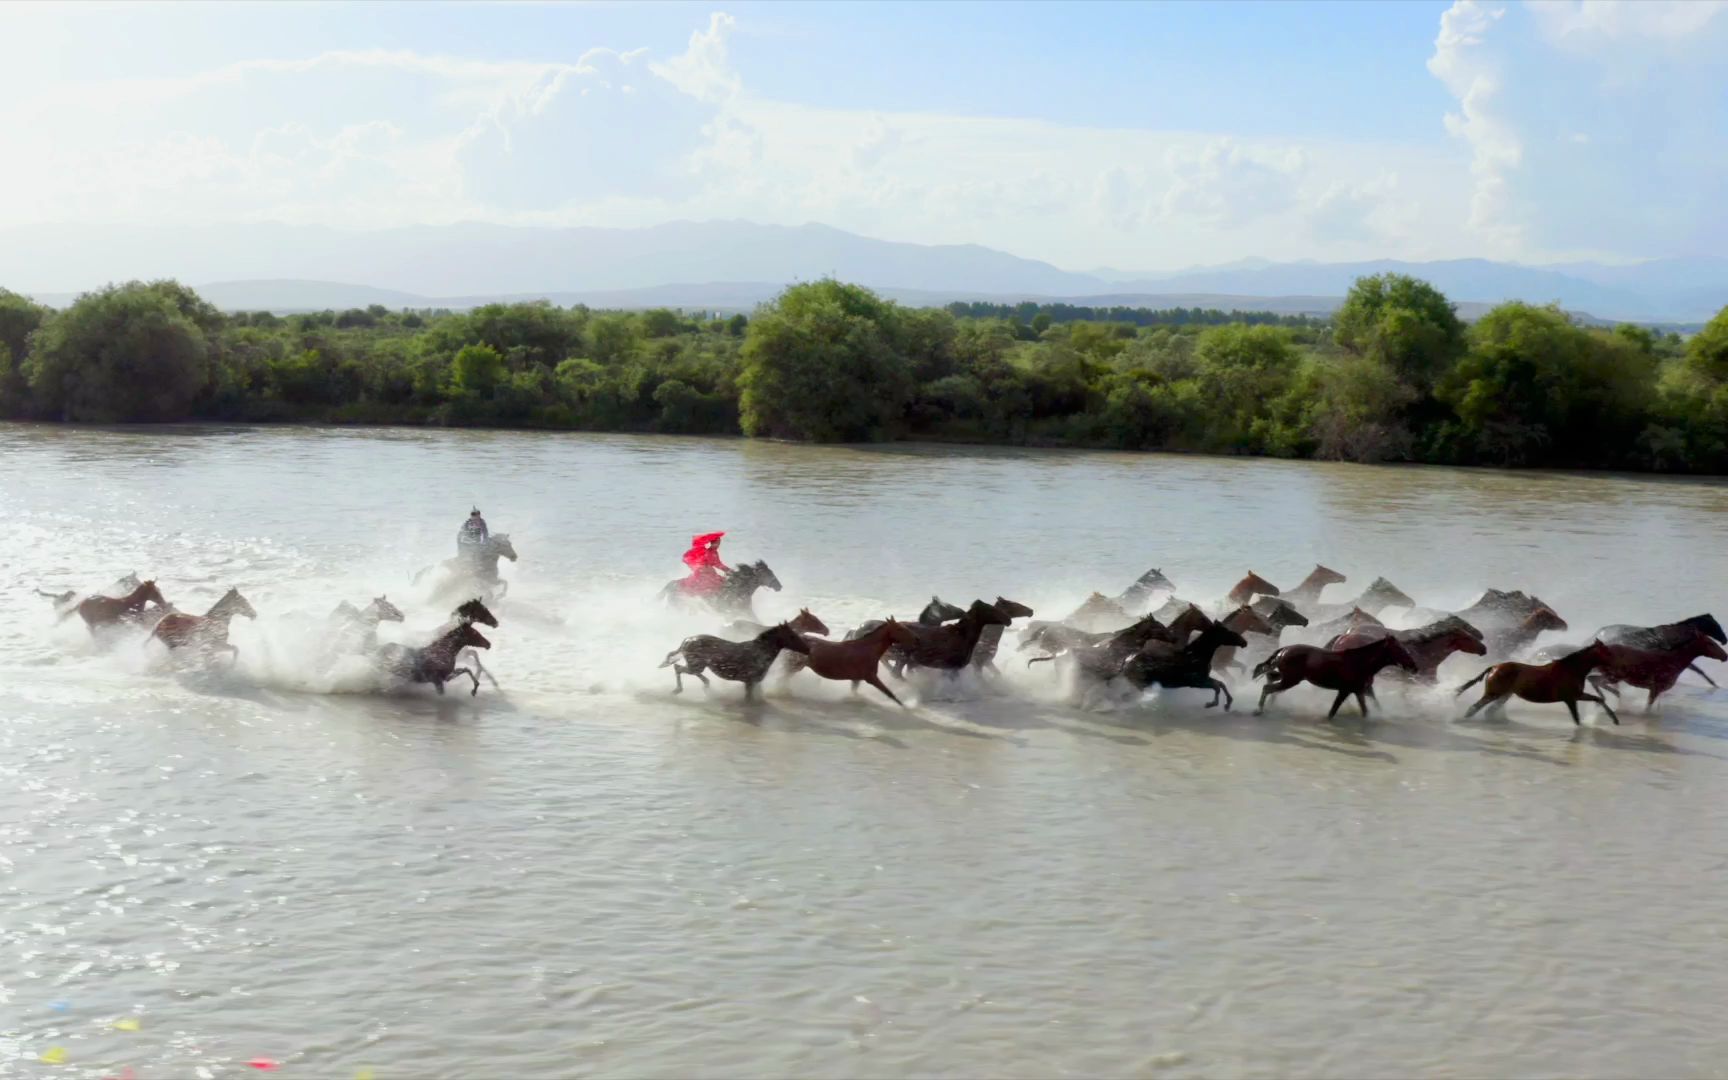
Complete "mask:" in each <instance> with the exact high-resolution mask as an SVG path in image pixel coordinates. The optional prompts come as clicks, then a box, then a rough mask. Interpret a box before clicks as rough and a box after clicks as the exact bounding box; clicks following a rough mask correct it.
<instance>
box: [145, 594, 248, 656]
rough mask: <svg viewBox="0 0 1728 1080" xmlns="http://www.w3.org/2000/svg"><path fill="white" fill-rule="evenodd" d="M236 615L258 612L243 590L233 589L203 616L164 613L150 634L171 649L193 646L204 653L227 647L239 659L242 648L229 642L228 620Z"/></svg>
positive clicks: (177, 612)
mask: <svg viewBox="0 0 1728 1080" xmlns="http://www.w3.org/2000/svg"><path fill="white" fill-rule="evenodd" d="M236 615H244V616H246V618H248V619H256V618H257V617H258V612H256V611H254V610H253V609H252V605H251V603H249V602H248V601H247V599H246V598H245V597H244V596H241V595H240V590H239V589H229V590H228V591H227V592H225V593H223V594H222V599H220V600H218V601H216V602H215V603H214V604H211V605H210V610H209V611H206V612H205V613H204V614H202V615H187V614H185V613H184V612H179V611H176V612H172V613H170V614H168V615H164V616H162V621H161V622H158V623H157V624H156V628H155V629H154V630H152V631H150V636H151V637H153V638H155V639H156V640H157V641H160V642H161V643H162V644H164V645H166V646H168V648H169V649H170V650H174V649H183V648H187V647H191V648H196V649H198V650H199V651H201V652H212V651H214V650H217V649H226V650H228V653H229V655H230V657H231V658H232V659H235V660H238V659H240V650H239V649H237V648H235V647H234V646H233V645H230V644H228V623H229V621H230V620H232V619H233V618H234V616H236Z"/></svg>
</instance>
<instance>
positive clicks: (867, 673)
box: [800, 618, 918, 707]
mask: <svg viewBox="0 0 1728 1080" xmlns="http://www.w3.org/2000/svg"><path fill="white" fill-rule="evenodd" d="M804 643H805V644H806V645H808V646H809V647H810V652H809V655H808V656H805V657H803V658H802V659H803V661H804V663H803V664H801V665H800V667H806V668H809V669H810V670H811V671H814V672H815V673H816V674H818V675H820V676H822V677H823V678H824V679H834V680H836V681H838V682H849V683H851V684H852V689H853V690H854V691H856V690H857V689H858V684H859V683H869V684H870V685H871V686H874V687H875V688H876V689H878V690H880V691H882V692H883V693H884V694H887V695H888V700H889V701H892V702H893V703H894V704H896V705H901V706H902V707H904V703H903V702H901V700H900V699H899V698H897V697H895V696H894V691H892V690H890V689H888V688H887V687H886V686H884V685H882V677H881V676H880V675H879V674H878V673H877V668H878V665H879V664H880V663H881V661H882V654H883V653H885V652H887V651H888V650H889V649H890V648H891V647H893V646H896V645H898V646H901V647H902V648H911V647H913V646H915V645H917V644H918V639H917V637H916V636H914V635H913V633H912V631H911V630H910V629H908V628H907V627H906V626H905V625H903V624H901V623H899V622H896V621H895V620H894V619H892V618H889V619H887V620H885V621H884V622H882V623H881V624H879V625H878V626H877V627H876V629H874V630H872V631H870V632H869V633H868V634H865V635H864V636H863V637H858V638H853V639H851V640H850V641H815V640H812V639H809V638H806V639H805V642H804Z"/></svg>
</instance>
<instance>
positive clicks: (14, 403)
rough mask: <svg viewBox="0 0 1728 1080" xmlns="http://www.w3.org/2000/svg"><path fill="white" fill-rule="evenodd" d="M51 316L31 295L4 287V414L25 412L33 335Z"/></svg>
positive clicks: (0, 292) (0, 396)
mask: <svg viewBox="0 0 1728 1080" xmlns="http://www.w3.org/2000/svg"><path fill="white" fill-rule="evenodd" d="M47 317H48V309H47V308H45V307H43V306H42V305H40V304H37V303H35V302H34V301H32V300H31V299H30V298H29V297H27V296H19V295H18V294H17V293H15V292H12V291H10V290H8V289H0V416H5V415H8V414H16V413H22V412H24V411H25V410H26V409H27V407H28V404H29V402H28V392H29V384H28V382H27V381H26V380H25V377H24V361H25V359H26V358H27V357H28V356H29V353H30V346H29V342H30V335H31V334H33V333H35V332H36V328H37V327H39V326H41V325H42V321H43V320H44V319H45V318H47Z"/></svg>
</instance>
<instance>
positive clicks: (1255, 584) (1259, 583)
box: [1230, 570, 1278, 596]
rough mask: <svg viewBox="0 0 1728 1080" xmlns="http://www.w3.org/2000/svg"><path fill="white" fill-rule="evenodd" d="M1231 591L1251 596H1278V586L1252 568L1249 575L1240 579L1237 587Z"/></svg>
mask: <svg viewBox="0 0 1728 1080" xmlns="http://www.w3.org/2000/svg"><path fill="white" fill-rule="evenodd" d="M1230 591H1231V592H1232V593H1246V594H1247V595H1249V596H1277V595H1278V586H1276V585H1274V584H1272V583H1271V582H1270V581H1267V580H1266V579H1265V578H1263V577H1261V576H1260V575H1259V574H1256V573H1255V572H1254V571H1252V570H1250V571H1248V575H1247V576H1246V577H1244V578H1243V579H1242V580H1241V581H1238V582H1237V583H1236V587H1235V588H1233V589H1231V590H1230Z"/></svg>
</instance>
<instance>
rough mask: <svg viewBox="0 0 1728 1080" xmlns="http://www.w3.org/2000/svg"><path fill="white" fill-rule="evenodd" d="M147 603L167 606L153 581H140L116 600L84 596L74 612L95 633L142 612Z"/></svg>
mask: <svg viewBox="0 0 1728 1080" xmlns="http://www.w3.org/2000/svg"><path fill="white" fill-rule="evenodd" d="M148 603H155V604H157V605H159V606H161V607H167V606H168V601H166V600H164V599H162V591H161V590H160V589H158V588H157V587H156V583H155V582H154V581H141V582H139V583H138V587H137V588H136V589H133V590H132V591H131V592H129V593H127V594H126V595H125V596H122V597H118V598H116V597H112V596H86V597H85V598H84V599H83V600H81V601H79V604H78V607H77V608H76V609H74V610H76V611H77V612H78V616H79V617H80V618H82V619H83V620H84V625H85V626H87V627H89V629H90V632H91V633H95V632H96V628H97V627H99V626H113V625H114V624H115V623H117V622H119V621H120V620H122V619H124V618H126V617H127V616H128V615H135V614H137V613H138V612H140V611H142V610H143V609H144V605H145V604H148Z"/></svg>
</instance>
